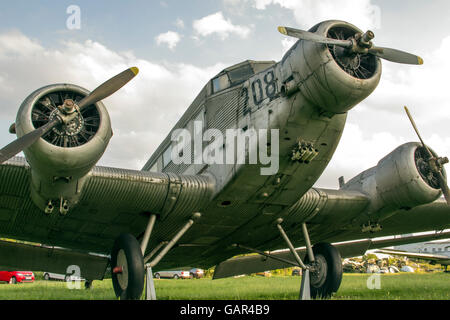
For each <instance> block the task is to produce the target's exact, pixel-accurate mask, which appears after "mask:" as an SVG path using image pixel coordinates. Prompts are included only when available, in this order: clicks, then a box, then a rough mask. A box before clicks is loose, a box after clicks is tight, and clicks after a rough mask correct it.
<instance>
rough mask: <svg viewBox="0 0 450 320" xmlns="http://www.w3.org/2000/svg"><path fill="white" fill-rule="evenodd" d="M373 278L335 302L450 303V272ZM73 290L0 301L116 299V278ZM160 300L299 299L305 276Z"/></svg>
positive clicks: (195, 285) (240, 281) (7, 289)
mask: <svg viewBox="0 0 450 320" xmlns="http://www.w3.org/2000/svg"><path fill="white" fill-rule="evenodd" d="M369 277H370V275H366V274H346V275H344V278H343V281H342V285H341V287H340V289H339V291H338V293H337V294H336V295H335V296H334V298H333V299H334V300H450V274H445V273H434V274H396V275H381V277H380V285H381V289H380V290H369V289H368V288H367V280H368V278H369ZM81 287H82V289H81V290H69V289H68V288H67V287H66V284H65V283H64V282H55V281H43V280H38V281H36V282H35V283H24V284H18V285H10V284H3V283H2V284H0V299H1V300H10V299H20V300H39V299H44V300H79V299H92V300H105V299H106V300H108V299H115V295H114V291H113V289H112V283H111V280H104V281H94V286H93V288H92V289H91V290H85V289H84V285H83V284H82V286H81ZM155 287H156V293H157V297H158V299H160V300H296V299H298V295H299V290H300V277H271V278H262V277H242V278H236V279H234V278H231V279H222V280H214V281H213V280H211V279H200V280H196V279H193V280H164V279H161V280H155Z"/></svg>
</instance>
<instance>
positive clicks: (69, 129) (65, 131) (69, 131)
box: [49, 108, 84, 139]
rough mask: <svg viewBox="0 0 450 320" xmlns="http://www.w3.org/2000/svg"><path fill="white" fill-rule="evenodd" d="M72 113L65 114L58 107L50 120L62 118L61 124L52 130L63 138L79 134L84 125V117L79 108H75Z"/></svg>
mask: <svg viewBox="0 0 450 320" xmlns="http://www.w3.org/2000/svg"><path fill="white" fill-rule="evenodd" d="M73 109H74V110H73V112H72V113H70V114H64V112H61V111H60V110H58V109H55V110H53V112H52V113H51V114H50V117H49V120H50V121H52V120H53V119H54V118H56V117H58V118H60V119H61V120H62V123H61V124H60V125H57V126H55V127H54V128H53V129H52V131H53V132H54V133H55V134H56V135H58V136H59V137H61V138H63V139H64V138H67V137H74V136H76V135H78V134H79V133H80V132H81V131H82V129H83V127H84V118H83V116H82V115H81V112H80V111H79V110H76V109H75V108H73Z"/></svg>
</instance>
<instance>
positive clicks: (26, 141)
mask: <svg viewBox="0 0 450 320" xmlns="http://www.w3.org/2000/svg"><path fill="white" fill-rule="evenodd" d="M60 122H61V120H60V119H59V118H58V117H56V118H55V119H53V120H52V121H50V122H49V123H47V124H46V125H43V126H42V127H40V128H37V129H36V130H34V131H31V132H30V133H27V134H26V135H24V136H23V137H20V138H19V139H17V140H15V141H13V142H11V143H10V144H8V145H7V146H6V147H4V148H3V149H1V150H0V164H2V163H3V162H5V161H6V160H9V159H11V158H12V157H14V156H15V155H16V154H18V153H19V152H21V151H23V150H24V149H26V148H28V147H29V146H31V145H32V144H33V143H35V142H36V141H37V140H38V139H39V138H40V137H42V136H43V135H45V134H46V133H47V132H49V131H50V130H51V129H52V128H53V127H55V126H56V125H58V124H59V123H60Z"/></svg>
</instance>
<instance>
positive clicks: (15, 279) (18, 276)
mask: <svg viewBox="0 0 450 320" xmlns="http://www.w3.org/2000/svg"><path fill="white" fill-rule="evenodd" d="M0 281H5V282H7V283H12V284H15V283H21V282H33V281H34V274H33V272H31V271H0Z"/></svg>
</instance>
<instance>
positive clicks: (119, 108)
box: [0, 32, 226, 169]
mask: <svg viewBox="0 0 450 320" xmlns="http://www.w3.org/2000/svg"><path fill="white" fill-rule="evenodd" d="M8 43H9V44H16V45H9V46H7V45H6V44H8ZM17 46H19V47H17ZM0 48H1V49H0V70H1V73H0V76H1V78H2V79H5V81H3V85H2V86H0V105H1V106H2V108H0V115H1V119H2V123H3V122H4V124H5V125H7V126H9V124H10V123H12V122H14V120H15V117H16V113H17V110H18V108H19V105H20V104H21V103H22V101H23V100H24V99H25V98H26V97H27V96H28V95H29V94H30V93H31V92H33V91H34V90H36V89H38V88H40V87H43V86H46V85H48V84H52V83H73V84H76V85H80V86H82V87H85V88H87V89H89V90H93V89H95V88H96V87H97V86H99V85H100V84H101V83H103V82H104V81H106V80H108V79H109V78H111V77H112V76H114V75H116V74H118V73H119V72H121V71H123V70H125V69H126V68H129V67H131V66H137V67H138V68H139V69H140V72H139V74H138V76H137V77H136V78H135V79H133V80H132V81H131V82H130V83H129V84H127V85H126V86H125V87H123V88H122V89H120V90H119V91H118V92H117V93H115V94H114V95H113V96H111V97H109V98H107V99H105V100H104V103H105V105H106V107H107V109H108V111H109V114H110V116H111V121H112V126H113V131H114V136H113V138H112V139H111V143H110V145H109V147H108V149H107V151H106V153H105V155H104V156H103V158H102V160H101V161H100V165H107V166H114V167H123V168H132V169H140V168H141V167H142V165H143V164H144V163H145V162H146V161H147V160H148V158H149V157H150V156H151V154H152V153H153V152H154V151H155V149H156V147H157V146H158V145H159V144H160V143H161V142H162V140H163V139H164V138H165V137H166V135H167V134H168V133H169V131H170V130H171V129H172V127H173V125H175V123H176V122H177V121H178V120H179V118H180V117H181V115H182V114H183V113H184V111H185V110H186V109H187V107H188V106H189V105H190V103H191V102H192V101H193V100H194V98H195V96H196V95H197V94H198V93H199V91H200V90H201V88H202V87H203V86H204V85H205V83H206V82H207V81H208V80H209V79H210V78H212V77H213V76H214V75H215V74H217V73H218V72H220V71H221V70H223V69H224V68H225V67H226V66H225V65H223V64H221V63H217V64H215V65H212V66H210V67H197V66H193V65H189V64H181V63H177V64H170V63H166V64H161V63H158V64H156V63H153V62H151V61H148V60H143V59H139V58H137V57H135V56H134V55H133V54H132V53H131V52H125V53H117V52H114V51H112V50H111V49H109V48H107V47H105V46H104V45H102V44H100V43H98V42H95V41H86V42H84V43H77V42H65V43H62V44H61V46H60V47H59V49H49V48H45V47H43V46H42V45H40V44H39V43H38V42H36V41H33V40H31V39H29V38H28V37H27V36H25V35H23V34H21V33H18V32H13V33H11V32H10V33H3V34H2V33H0ZM6 130H7V128H4V132H6ZM13 139H14V136H12V135H2V136H1V138H0V141H2V145H6V144H7V143H8V142H10V141H12V140H13Z"/></svg>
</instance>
